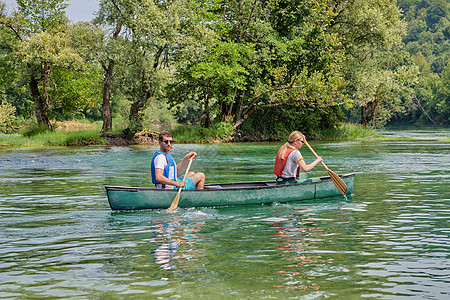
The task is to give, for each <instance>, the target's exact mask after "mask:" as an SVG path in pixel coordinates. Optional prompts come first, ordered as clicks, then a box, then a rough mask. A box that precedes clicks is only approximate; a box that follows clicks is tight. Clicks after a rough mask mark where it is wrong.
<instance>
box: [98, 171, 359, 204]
mask: <svg viewBox="0 0 450 300" xmlns="http://www.w3.org/2000/svg"><path fill="white" fill-rule="evenodd" d="M339 176H340V177H341V178H342V180H343V181H344V182H345V184H346V185H347V195H350V194H351V193H352V190H353V180H354V176H355V174H354V173H351V174H345V175H339ZM105 188H106V192H107V195H108V202H109V206H110V207H111V209H112V210H142V209H166V208H169V207H170V204H171V203H172V201H173V199H174V198H175V196H176V194H177V190H176V189H173V190H170V189H156V188H145V187H123V186H105ZM336 196H342V195H341V193H339V191H338V189H337V188H336V187H335V185H334V183H333V182H332V181H331V179H330V177H329V176H327V177H319V178H311V179H310V180H309V181H308V182H302V183H294V184H277V183H276V182H275V181H256V182H234V183H220V184H207V185H205V189H204V190H183V192H182V193H181V195H180V202H179V203H178V206H179V207H184V208H187V207H208V206H213V207H217V206H235V205H250V204H270V203H274V202H278V203H283V202H291V201H300V200H312V199H319V198H328V197H336Z"/></svg>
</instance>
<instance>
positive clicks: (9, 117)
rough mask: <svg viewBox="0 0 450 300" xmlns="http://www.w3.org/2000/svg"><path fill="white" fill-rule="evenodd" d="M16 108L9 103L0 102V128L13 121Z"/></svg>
mask: <svg viewBox="0 0 450 300" xmlns="http://www.w3.org/2000/svg"><path fill="white" fill-rule="evenodd" d="M15 112H16V109H15V107H14V106H12V105H11V104H9V103H7V102H6V103H1V104H0V128H3V127H6V126H7V125H11V124H12V122H13V121H14V118H15V116H14V114H15Z"/></svg>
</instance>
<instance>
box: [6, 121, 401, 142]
mask: <svg viewBox="0 0 450 300" xmlns="http://www.w3.org/2000/svg"><path fill="white" fill-rule="evenodd" d="M71 128H72V130H71ZM71 128H70V127H68V126H65V125H64V124H62V125H60V126H59V127H58V128H57V129H55V130H51V131H48V130H41V131H39V130H36V129H34V130H33V129H29V130H28V131H23V132H21V133H15V134H5V135H2V136H0V146H5V147H49V146H91V145H117V146H126V145H152V144H157V143H158V134H159V131H156V130H151V129H146V130H143V131H141V132H139V133H137V134H135V135H132V136H130V135H125V134H123V133H122V132H121V131H117V132H112V133H108V134H101V133H100V128H95V127H93V126H90V127H89V126H73V125H72V127H71ZM168 129H169V130H171V131H172V133H173V135H174V137H175V140H176V142H177V143H182V144H186V143H194V144H208V143H230V142H275V141H282V140H285V139H286V138H287V135H288V133H271V134H261V133H253V132H239V131H234V130H233V128H232V127H231V126H228V125H227V124H226V123H219V124H216V125H214V126H212V127H211V128H202V127H198V126H188V125H178V126H173V127H171V128H168ZM306 135H307V138H308V139H310V140H373V139H393V137H389V136H385V135H383V134H380V133H379V132H377V131H376V130H374V129H368V128H363V127H361V126H360V125H357V124H343V125H342V126H341V127H339V128H336V129H328V130H321V131H317V132H314V133H312V134H308V133H306ZM395 139H408V138H399V137H396V138H395Z"/></svg>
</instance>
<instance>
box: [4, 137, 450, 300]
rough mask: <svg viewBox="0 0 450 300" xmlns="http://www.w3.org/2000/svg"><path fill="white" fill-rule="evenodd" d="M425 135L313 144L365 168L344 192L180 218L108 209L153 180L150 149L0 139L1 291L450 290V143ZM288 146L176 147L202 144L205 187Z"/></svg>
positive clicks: (35, 295) (293, 294)
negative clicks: (110, 199)
mask: <svg viewBox="0 0 450 300" xmlns="http://www.w3.org/2000/svg"><path fill="white" fill-rule="evenodd" d="M449 133H450V130H448V128H446V129H441V131H440V132H438V136H439V137H442V136H445V135H446V136H449ZM389 134H390V135H397V136H398V135H399V134H400V135H401V134H402V133H401V132H398V131H395V130H394V131H392V130H391V131H389ZM407 134H408V135H410V136H413V137H414V135H415V134H417V129H414V132H413V131H409V132H407ZM426 135H427V139H424V138H423V132H422V135H420V134H419V137H420V138H419V139H416V140H412V141H382V142H379V141H348V142H311V146H312V147H313V148H314V150H315V151H316V152H317V153H318V154H319V155H321V156H322V157H324V159H325V163H326V164H327V166H328V167H329V168H330V169H332V170H333V171H335V172H336V173H350V172H355V173H356V177H355V186H354V190H353V195H352V197H350V198H349V199H348V200H345V199H344V198H340V197H338V198H332V199H323V200H320V201H309V202H296V203H290V204H275V205H270V206H248V207H228V208H218V209H214V208H201V209H179V210H177V211H176V212H175V213H172V214H168V213H166V212H165V211H143V212H127V213H117V212H111V211H110V209H109V207H108V203H107V199H106V195H105V192H104V189H103V186H104V185H130V186H148V185H149V182H150V178H149V176H150V175H149V174H150V172H149V161H150V159H151V157H152V155H153V153H154V151H155V149H156V147H154V146H145V147H86V148H53V149H11V148H0V245H1V247H0V298H4V299H44V298H45V299H57V298H63V299H361V298H364V299H406V298H413V299H448V298H449V296H450V254H449V253H450V251H449V250H450V237H449V235H450V228H449V223H448V221H449V218H450V205H449V200H450V186H449V182H450V180H449V179H450V171H449V170H450V142H448V141H447V142H444V141H438V140H437V136H433V137H430V135H429V134H426ZM279 146H280V145H279V144H277V143H263V144H225V145H175V146H174V150H173V154H174V157H175V159H176V160H177V161H179V160H180V158H181V157H182V156H183V155H184V154H185V153H186V152H187V151H190V150H194V151H196V152H197V153H198V154H199V155H198V156H197V157H196V158H195V159H194V163H193V165H192V167H191V168H192V169H194V170H196V171H203V172H205V174H206V176H207V182H208V183H214V182H230V181H245V180H266V179H267V180H269V179H273V176H272V175H271V174H272V170H273V159H274V157H275V154H276V151H277V149H278V147H279ZM301 151H302V154H303V155H304V156H305V158H306V161H307V162H310V161H312V160H313V156H312V155H311V153H310V152H309V151H308V149H307V148H306V147H305V148H302V149H301ZM323 175H326V171H325V170H324V169H323V167H321V166H317V167H316V168H315V169H314V170H313V171H311V172H310V176H323Z"/></svg>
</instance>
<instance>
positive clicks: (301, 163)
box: [297, 156, 323, 172]
mask: <svg viewBox="0 0 450 300" xmlns="http://www.w3.org/2000/svg"><path fill="white" fill-rule="evenodd" d="M322 160H323V159H322V157H320V156H319V157H317V159H316V160H315V161H313V162H312V163H310V164H306V162H305V160H304V159H303V158H302V159H300V160H299V161H298V162H297V164H298V165H299V166H300V168H301V169H302V170H303V171H304V172H309V171H311V170H312V168H314V167H315V166H316V165H317V164H318V163H320V162H322Z"/></svg>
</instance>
